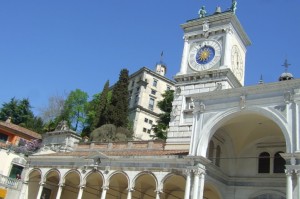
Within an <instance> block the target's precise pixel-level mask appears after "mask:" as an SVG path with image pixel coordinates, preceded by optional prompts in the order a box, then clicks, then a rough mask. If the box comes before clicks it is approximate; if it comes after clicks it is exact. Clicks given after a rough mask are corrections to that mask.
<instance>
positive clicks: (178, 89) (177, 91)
mask: <svg viewBox="0 0 300 199" xmlns="http://www.w3.org/2000/svg"><path fill="white" fill-rule="evenodd" d="M175 93H176V95H180V93H181V88H180V87H177V88H176V90H175Z"/></svg>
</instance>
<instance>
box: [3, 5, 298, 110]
mask: <svg viewBox="0 0 300 199" xmlns="http://www.w3.org/2000/svg"><path fill="white" fill-rule="evenodd" d="M202 5H205V6H206V9H207V12H208V14H209V13H213V12H214V11H215V8H216V6H218V5H219V6H221V7H222V10H225V9H227V8H229V7H230V5H231V0H173V1H171V0H151V1H150V0H148V1H146V0H127V1H124V0H26V1H24V0H9V1H5V0H2V1H1V2H0V68H1V84H0V90H1V91H0V105H2V104H3V103H4V102H8V101H9V100H10V99H11V98H12V97H16V98H17V99H22V98H29V100H30V102H31V105H32V106H33V108H34V109H33V110H34V112H35V113H38V112H39V111H38V110H39V109H40V108H42V107H45V106H47V104H48V98H49V97H50V96H54V95H57V94H59V95H60V94H63V93H65V92H70V91H72V90H75V89H77V88H79V89H81V90H83V91H85V92H87V93H88V94H89V95H90V96H92V95H94V94H95V93H98V92H100V91H101V90H102V88H103V85H104V83H105V81H106V80H108V79H109V80H110V82H111V83H114V82H115V81H116V80H117V79H118V76H119V72H120V70H121V69H122V68H127V69H128V70H129V71H130V73H133V72H135V71H136V70H138V69H139V68H141V67H143V66H146V67H148V68H151V69H153V68H154V66H155V63H156V62H157V61H159V59H160V54H161V51H164V62H165V63H166V64H167V66H168V71H167V72H168V73H167V76H168V77H169V78H172V77H173V76H174V75H175V74H176V73H177V72H178V71H179V69H180V62H181V54H182V48H183V39H182V37H183V31H182V30H181V28H180V24H182V23H185V22H186V20H189V19H194V18H197V17H198V15H197V13H198V10H199V8H200V7H201V6H202ZM237 5H238V8H237V16H238V18H239V20H240V22H241V23H242V25H243V27H244V29H245V31H246V32H247V34H248V36H249V37H250V39H251V41H252V45H251V46H249V47H248V51H247V57H246V81H245V84H246V85H253V84H256V83H257V82H258V81H259V78H260V75H261V74H262V75H263V79H264V81H265V82H266V83H269V82H274V81H277V79H278V77H279V75H280V74H281V73H282V72H283V71H284V68H283V66H281V65H282V64H283V62H284V60H285V58H287V59H288V60H289V62H290V64H291V67H290V68H289V71H290V72H291V73H293V74H294V76H295V77H296V78H299V77H300V70H299V67H300V51H299V47H298V46H299V45H300V12H299V8H300V1H299V0H251V1H250V0H247V1H245V0H238V4H237Z"/></svg>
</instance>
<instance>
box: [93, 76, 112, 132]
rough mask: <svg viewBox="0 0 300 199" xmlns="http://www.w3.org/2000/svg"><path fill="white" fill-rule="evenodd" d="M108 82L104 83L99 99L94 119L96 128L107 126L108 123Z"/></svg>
mask: <svg viewBox="0 0 300 199" xmlns="http://www.w3.org/2000/svg"><path fill="white" fill-rule="evenodd" d="M108 94H109V80H107V81H106V83H105V85H104V87H103V90H102V93H101V95H100V97H99V103H98V107H97V113H96V118H95V124H96V125H95V126H96V128H98V127H100V126H102V125H104V124H107V122H108V108H109V95H108Z"/></svg>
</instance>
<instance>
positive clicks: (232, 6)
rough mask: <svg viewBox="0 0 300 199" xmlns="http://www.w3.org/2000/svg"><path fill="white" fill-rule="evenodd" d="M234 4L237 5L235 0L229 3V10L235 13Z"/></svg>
mask: <svg viewBox="0 0 300 199" xmlns="http://www.w3.org/2000/svg"><path fill="white" fill-rule="evenodd" d="M236 5H237V1H236V0H232V4H231V8H230V10H231V11H232V12H233V13H234V14H235V11H236Z"/></svg>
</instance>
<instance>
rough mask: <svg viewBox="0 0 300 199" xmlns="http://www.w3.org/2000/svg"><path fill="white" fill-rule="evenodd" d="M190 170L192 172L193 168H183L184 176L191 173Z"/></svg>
mask: <svg viewBox="0 0 300 199" xmlns="http://www.w3.org/2000/svg"><path fill="white" fill-rule="evenodd" d="M192 172H193V169H188V168H187V169H184V170H183V174H184V175H185V176H188V175H191V174H192Z"/></svg>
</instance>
